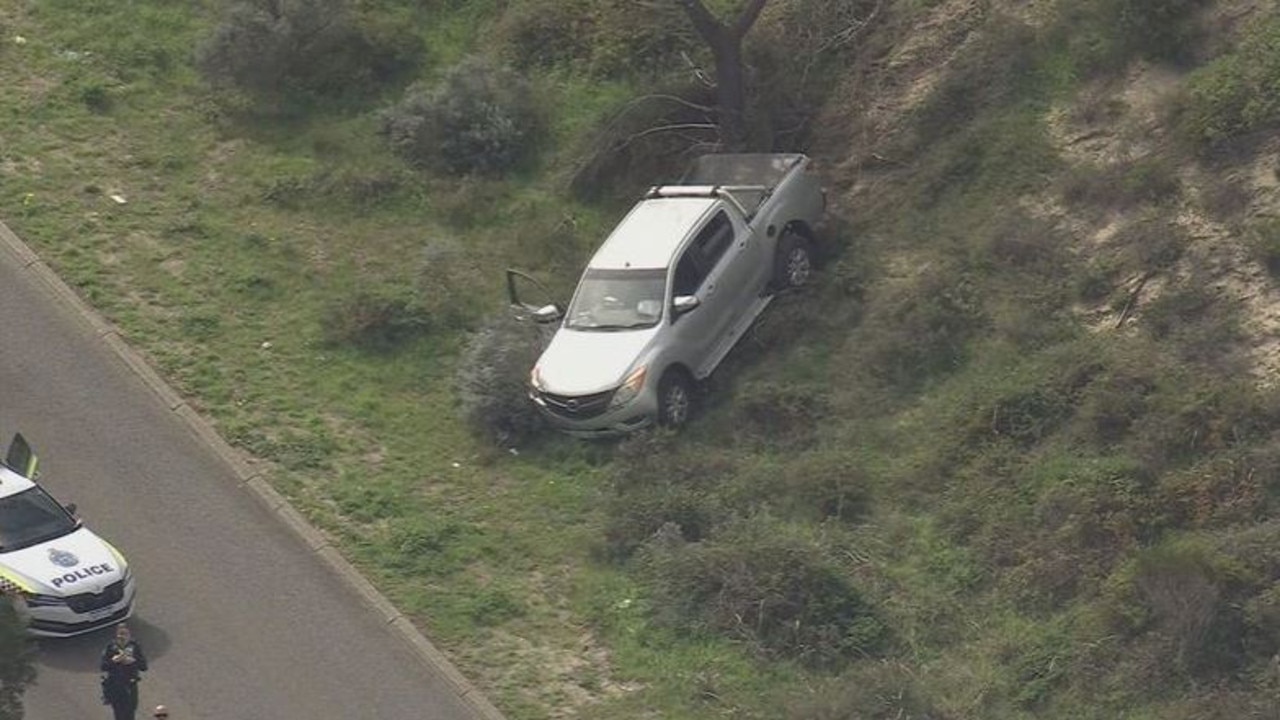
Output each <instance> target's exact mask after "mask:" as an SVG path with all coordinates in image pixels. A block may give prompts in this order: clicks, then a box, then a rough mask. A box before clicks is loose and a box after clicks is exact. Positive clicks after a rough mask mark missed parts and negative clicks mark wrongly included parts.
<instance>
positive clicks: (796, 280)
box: [774, 230, 813, 290]
mask: <svg viewBox="0 0 1280 720" xmlns="http://www.w3.org/2000/svg"><path fill="white" fill-rule="evenodd" d="M774 275H775V277H774V284H775V285H776V286H777V287H778V289H780V290H782V289H786V288H798V287H804V286H805V285H808V284H809V281H810V280H811V279H813V253H812V251H811V249H810V245H809V240H808V238H805V237H804V236H802V235H800V234H799V233H796V232H794V231H792V230H786V231H784V232H783V233H782V237H781V238H779V239H778V257H777V267H776V268H775V270H774Z"/></svg>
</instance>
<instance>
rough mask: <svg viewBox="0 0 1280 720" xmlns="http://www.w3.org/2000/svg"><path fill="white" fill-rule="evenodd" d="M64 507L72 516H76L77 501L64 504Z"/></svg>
mask: <svg viewBox="0 0 1280 720" xmlns="http://www.w3.org/2000/svg"><path fill="white" fill-rule="evenodd" d="M62 507H64V508H66V510H67V512H68V513H70V514H71V516H72V517H75V516H76V504H75V503H67V504H66V505H63V506H62Z"/></svg>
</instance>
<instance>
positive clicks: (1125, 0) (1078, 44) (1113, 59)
mask: <svg viewBox="0 0 1280 720" xmlns="http://www.w3.org/2000/svg"><path fill="white" fill-rule="evenodd" d="M1206 2H1207V0H1082V1H1080V2H1072V3H1062V4H1061V5H1059V7H1060V8H1061V14H1060V16H1059V18H1058V21H1057V23H1055V26H1054V28H1053V30H1052V34H1053V36H1054V39H1055V40H1056V41H1057V42H1059V43H1061V44H1063V45H1064V46H1065V48H1066V50H1067V55H1068V57H1069V58H1070V60H1071V63H1072V65H1073V66H1074V69H1076V70H1077V71H1079V72H1081V73H1082V74H1084V75H1086V76H1092V75H1096V74H1100V73H1109V72H1117V71H1119V70H1121V69H1123V68H1124V67H1125V66H1126V65H1127V64H1128V62H1129V61H1130V60H1132V59H1133V58H1135V57H1138V58H1143V59H1146V60H1150V61H1153V62H1168V63H1178V64H1184V63H1186V62H1187V61H1189V60H1191V59H1192V57H1191V55H1192V50H1193V49H1194V48H1195V40H1196V39H1197V38H1198V37H1199V28H1198V26H1197V24H1196V22H1195V20H1196V12H1197V11H1198V10H1199V9H1200V8H1202V7H1204V5H1205V4H1206Z"/></svg>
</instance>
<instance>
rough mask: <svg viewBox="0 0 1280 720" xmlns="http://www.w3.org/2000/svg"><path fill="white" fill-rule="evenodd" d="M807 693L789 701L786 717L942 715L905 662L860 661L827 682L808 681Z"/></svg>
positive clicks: (900, 719) (882, 719)
mask: <svg viewBox="0 0 1280 720" xmlns="http://www.w3.org/2000/svg"><path fill="white" fill-rule="evenodd" d="M807 684H809V685H810V687H811V689H810V690H809V692H807V693H806V694H805V696H803V697H801V698H799V699H797V700H796V701H794V702H790V703H788V704H787V706H788V710H787V714H786V720H854V719H855V718H856V719H857V720H929V718H939V717H942V716H941V715H939V714H938V711H937V710H936V709H935V708H934V707H933V705H932V704H931V703H930V702H929V700H928V699H927V697H926V695H925V692H924V687H925V686H926V684H925V683H922V682H921V680H920V678H919V677H917V675H916V673H914V672H913V671H912V669H911V668H910V667H908V666H907V665H905V664H901V663H896V662H889V661H881V662H874V663H859V664H858V665H856V666H854V667H852V668H850V669H849V670H848V671H847V672H845V673H844V674H842V675H841V676H840V677H838V678H835V679H832V680H830V681H827V682H821V681H816V682H813V683H807Z"/></svg>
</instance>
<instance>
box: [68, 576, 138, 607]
mask: <svg viewBox="0 0 1280 720" xmlns="http://www.w3.org/2000/svg"><path fill="white" fill-rule="evenodd" d="M123 597H124V581H123V580H121V581H119V582H113V583H111V584H110V585H108V586H106V587H105V588H103V589H102V592H100V593H80V594H79V595H68V596H67V607H69V608H71V611H72V612H74V613H87V612H92V611H94V610H97V609H99V608H104V607H107V606H108V605H115V604H116V603H118V602H120V600H121V598H123Z"/></svg>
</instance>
